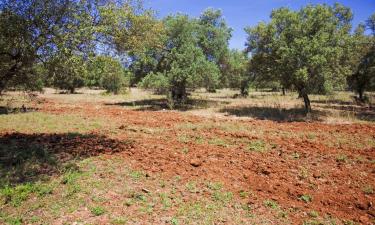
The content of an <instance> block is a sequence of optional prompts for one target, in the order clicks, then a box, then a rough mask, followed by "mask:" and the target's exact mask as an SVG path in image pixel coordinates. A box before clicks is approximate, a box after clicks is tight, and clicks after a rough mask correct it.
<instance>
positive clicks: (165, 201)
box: [160, 193, 172, 209]
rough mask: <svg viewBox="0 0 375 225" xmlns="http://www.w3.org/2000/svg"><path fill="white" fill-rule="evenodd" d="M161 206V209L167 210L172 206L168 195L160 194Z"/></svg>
mask: <svg viewBox="0 0 375 225" xmlns="http://www.w3.org/2000/svg"><path fill="white" fill-rule="evenodd" d="M160 199H161V204H162V205H163V209H168V208H170V207H171V206H172V201H171V199H170V198H169V196H168V194H166V193H160Z"/></svg>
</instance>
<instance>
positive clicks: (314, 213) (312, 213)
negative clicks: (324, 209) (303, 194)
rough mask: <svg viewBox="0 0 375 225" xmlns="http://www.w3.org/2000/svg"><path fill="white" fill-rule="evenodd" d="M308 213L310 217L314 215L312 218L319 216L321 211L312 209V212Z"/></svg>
mask: <svg viewBox="0 0 375 225" xmlns="http://www.w3.org/2000/svg"><path fill="white" fill-rule="evenodd" d="M307 214H308V215H309V216H310V217H312V218H317V217H319V213H318V212H316V211H310V212H308V213H307Z"/></svg>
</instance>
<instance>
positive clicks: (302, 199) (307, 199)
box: [299, 195, 312, 203]
mask: <svg viewBox="0 0 375 225" xmlns="http://www.w3.org/2000/svg"><path fill="white" fill-rule="evenodd" d="M299 199H300V200H301V201H304V202H305V203H309V202H311V201H312V197H311V196H310V195H301V197H299Z"/></svg>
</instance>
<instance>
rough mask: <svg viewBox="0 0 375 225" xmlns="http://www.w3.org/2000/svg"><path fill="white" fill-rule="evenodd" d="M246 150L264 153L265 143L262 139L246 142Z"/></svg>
mask: <svg viewBox="0 0 375 225" xmlns="http://www.w3.org/2000/svg"><path fill="white" fill-rule="evenodd" d="M247 151H250V152H261V153H264V152H266V151H267V147H266V143H265V142H264V141H262V140H257V141H252V142H250V143H249V144H248V146H247Z"/></svg>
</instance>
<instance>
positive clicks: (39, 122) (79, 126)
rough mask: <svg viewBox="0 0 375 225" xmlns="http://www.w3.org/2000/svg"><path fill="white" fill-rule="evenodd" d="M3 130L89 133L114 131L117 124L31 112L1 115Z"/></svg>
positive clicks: (64, 115)
mask: <svg viewBox="0 0 375 225" xmlns="http://www.w3.org/2000/svg"><path fill="white" fill-rule="evenodd" d="M0 124H1V128H2V130H12V131H16V132H23V133H68V132H71V133H87V132H90V131H93V130H103V129H105V128H107V129H111V128H112V129H113V128H114V127H115V124H114V123H112V122H111V121H107V120H104V119H100V118H95V119H87V118H83V117H82V116H79V115H73V114H61V115H54V114H47V113H43V112H30V113H20V114H9V115H0Z"/></svg>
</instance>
